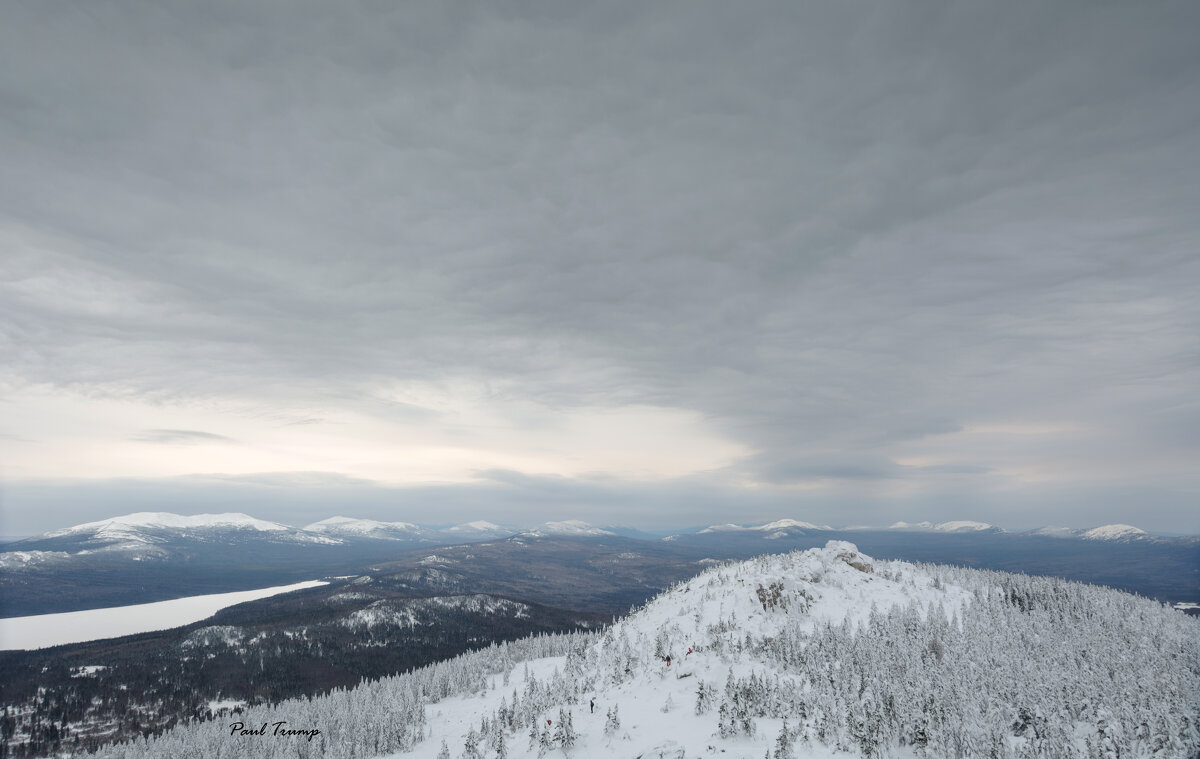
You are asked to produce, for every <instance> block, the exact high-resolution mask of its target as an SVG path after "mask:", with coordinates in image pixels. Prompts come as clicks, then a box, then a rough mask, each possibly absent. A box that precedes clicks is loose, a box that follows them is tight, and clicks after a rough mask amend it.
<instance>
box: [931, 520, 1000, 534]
mask: <svg viewBox="0 0 1200 759" xmlns="http://www.w3.org/2000/svg"><path fill="white" fill-rule="evenodd" d="M933 529H935V530H937V531H938V532H978V531H980V530H991V529H993V527H992V525H990V524H988V523H987V522H973V521H971V520H969V519H960V520H957V521H953V522H942V523H941V524H938V525H937V526H936V527H934V528H933Z"/></svg>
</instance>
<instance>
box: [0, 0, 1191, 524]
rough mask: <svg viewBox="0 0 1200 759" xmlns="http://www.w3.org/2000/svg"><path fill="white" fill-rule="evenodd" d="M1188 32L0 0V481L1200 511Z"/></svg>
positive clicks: (92, 498) (920, 12) (621, 505)
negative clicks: (264, 481) (227, 480)
mask: <svg viewBox="0 0 1200 759" xmlns="http://www.w3.org/2000/svg"><path fill="white" fill-rule="evenodd" d="M1197 22H1200V8H1198V7H1197V6H1196V5H1195V4H1193V3H1185V2H1179V3H1165V4H1158V5H1155V6H1153V7H1148V6H1145V5H1144V4H1137V3H1112V4H1103V5H1101V4H1096V3H1088V2H1078V3H1059V4H1055V5H1054V7H1052V8H1050V7H1046V6H1045V5H1044V4H1035V3H1021V2H1018V3H1008V4H995V3H970V2H968V3H954V4H937V3H933V4H930V3H895V4H888V5H887V6H886V7H880V6H878V5H876V4H869V3H855V2H849V3H805V4H794V7H780V6H779V5H778V4H768V3H750V4H739V5H738V6H736V7H734V6H724V5H720V4H716V3H702V4H700V5H697V4H695V3H661V4H654V5H652V6H646V5H644V4H642V5H637V4H605V5H603V6H595V7H570V6H563V7H559V8H555V9H540V10H536V11H535V10H533V9H531V8H521V7H518V6H505V5H503V4H501V5H497V4H482V3H450V4H447V3H418V4H415V5H414V4H407V5H405V6H403V7H400V6H397V7H394V8H389V7H383V6H379V5H378V4H375V3H367V2H363V3H348V4H340V5H339V6H338V8H337V9H336V10H334V9H332V8H330V7H326V6H322V5H320V4H316V3H313V4H308V5H306V6H302V7H298V8H289V9H287V10H286V12H285V11H284V10H283V9H281V8H279V7H277V6H275V5H274V4H271V3H267V2H248V3H247V2H243V3H236V4H226V5H220V4H218V5H206V6H204V7H199V6H195V5H194V4H186V3H170V2H168V3H162V4H158V5H156V6H155V7H154V8H152V9H148V8H146V7H143V6H141V5H134V4H131V3H129V4H126V3H120V2H118V3H110V4H105V5H104V6H95V5H89V6H87V7H86V8H84V7H79V8H71V9H66V8H61V7H55V8H51V7H49V6H47V5H45V4H36V3H35V4H9V5H7V6H5V7H4V8H3V9H2V10H0V106H2V111H3V113H4V117H3V118H0V152H2V153H3V155H4V156H5V171H4V172H3V174H2V175H0V249H2V250H4V251H5V255H4V256H3V257H0V352H2V353H3V355H4V356H5V357H6V358H5V361H4V362H3V364H2V366H0V383H2V384H0V397H2V398H3V400H4V401H6V403H4V404H3V405H4V406H5V407H6V408H7V409H9V413H5V414H4V415H2V416H0V451H2V452H3V458H2V459H0V461H2V462H4V464H3V466H4V469H3V470H0V475H3V476H4V477H5V479H6V480H7V482H8V485H7V488H6V490H7V495H6V500H5V502H4V503H3V508H4V509H5V511H6V512H8V513H9V517H8V518H9V519H10V521H17V522H19V523H20V524H25V523H26V522H27V523H28V524H29V525H30V526H29V527H28V529H41V527H42V526H43V525H41V524H40V523H38V520H45V521H48V522H54V524H46V525H44V526H46V527H50V526H58V524H57V523H58V521H63V520H66V519H67V515H66V512H67V510H68V509H74V510H76V511H80V514H81V515H83V512H84V511H86V510H87V509H88V508H95V509H96V510H97V511H100V512H103V511H105V509H108V508H110V507H108V506H104V507H103V508H102V507H101V506H100V505H99V504H101V503H103V502H105V499H106V498H107V496H103V495H102V494H103V493H111V492H115V491H114V489H119V488H121V487H125V486H126V485H128V484H129V483H130V482H132V481H135V480H139V481H140V480H145V481H147V482H150V483H151V484H150V485H147V487H148V488H150V491H152V492H156V493H158V492H160V491H161V492H164V493H165V492H166V491H162V490H161V489H162V488H167V490H169V492H170V493H172V494H173V495H170V496H168V495H163V496H162V497H163V498H164V500H171V499H175V501H176V502H178V499H180V498H184V499H190V498H195V499H200V496H199V494H201V493H208V494H211V493H213V492H215V491H211V490H210V489H206V488H204V487H201V486H200V485H197V484H196V483H194V482H192V481H190V480H187V476H189V475H192V474H197V473H205V472H224V473H226V474H229V475H236V476H249V475H253V474H255V473H256V472H257V473H261V472H288V471H290V472H312V471H319V472H333V473H336V474H338V475H341V476H345V477H350V478H355V479H358V480H363V481H369V482H372V483H375V484H374V485H371V486H369V487H368V486H363V487H362V488H351V491H353V492H354V493H358V494H359V495H356V496H354V498H359V499H360V500H358V501H355V500H351V501H350V502H349V503H348V504H347V503H346V502H344V501H343V502H342V504H343V505H342V506H339V508H343V507H344V508H347V509H353V508H354V507H355V505H356V504H357V505H358V508H359V510H360V511H361V512H362V513H363V515H381V514H382V513H383V512H385V511H387V510H388V509H389V508H393V507H394V508H401V506H400V505H401V504H403V508H404V509H410V510H412V509H416V510H417V511H419V510H420V508H421V506H420V505H419V504H420V503H427V504H445V505H446V507H447V508H449V507H451V506H453V508H454V509H457V510H458V511H461V512H462V513H463V516H487V517H488V518H493V517H495V518H496V519H499V520H504V519H506V518H507V519H509V521H512V520H513V519H515V518H516V517H519V516H528V517H530V518H542V517H549V516H554V517H563V516H566V515H567V514H565V513H564V512H567V511H572V510H576V509H578V510H579V512H578V513H575V512H574V511H572V514H571V515H573V516H578V515H584V517H585V518H588V517H587V516H586V512H587V511H588V510H589V509H591V510H597V509H601V510H604V511H606V512H611V511H612V510H614V509H615V510H617V511H618V512H619V513H622V514H627V515H628V516H627V518H625V521H640V522H643V523H656V524H664V523H681V524H685V523H693V522H702V521H706V519H700V518H699V517H701V516H706V515H708V514H714V515H715V514H717V513H718V512H720V510H721V509H722V508H724V509H725V511H726V513H727V514H730V515H734V514H743V513H747V515H751V514H753V515H761V516H764V517H766V516H776V515H782V514H784V513H787V514H789V515H792V514H791V512H792V511H793V510H797V509H803V510H804V515H805V516H806V517H811V518H812V519H814V521H833V522H861V521H871V519H873V518H874V516H875V515H879V516H880V519H879V521H894V519H893V517H894V518H895V519H899V518H905V519H921V518H931V519H938V518H951V517H953V518H980V519H984V520H986V521H992V522H996V523H999V524H1016V525H1020V524H1037V523H1043V522H1067V523H1072V524H1092V523H1099V522H1102V521H1127V522H1132V523H1135V524H1139V525H1140V526H1143V527H1146V528H1149V529H1170V530H1181V531H1182V530H1189V531H1194V530H1196V529H1200V524H1197V521H1196V518H1195V516H1194V515H1193V514H1194V503H1195V499H1196V496H1197V493H1198V490H1200V482H1198V476H1197V474H1196V472H1197V467H1196V466H1195V464H1196V461H1197V460H1198V456H1197V454H1198V453H1200V437H1198V435H1197V433H1196V430H1197V429H1200V406H1198V405H1197V403H1196V401H1195V388H1197V387H1200V307H1198V306H1197V305H1196V303H1197V299H1196V298H1195V296H1194V293H1195V292H1196V291H1197V289H1198V285H1200V254H1198V250H1200V245H1198V243H1200V234H1198V227H1200V222H1198V221H1197V218H1196V214H1195V208H1197V207H1198V206H1200V182H1197V180H1196V177H1197V176H1200V158H1198V157H1200V137H1198V135H1200V84H1198V83H1200V54H1198V53H1197V52H1196V46H1195V44H1194V35H1193V33H1192V32H1193V30H1194V29H1196V28H1198V23H1197ZM147 436H149V439H151V440H153V442H159V443H167V442H170V443H182V442H187V443H190V444H189V445H187V446H178V445H171V446H161V448H162V450H161V451H159V452H157V453H149V452H148V451H147V445H146V442H145V441H146V440H147V439H148V438H147ZM206 436H211V437H206ZM230 440H236V441H237V442H238V445H236V446H233V445H229V444H228V441H230ZM502 472H504V473H508V474H504V475H503V476H500V475H499V474H497V473H502ZM80 478H82V479H80ZM156 478H159V479H156ZM180 478H184V479H180ZM68 481H69V482H68ZM121 483H124V485H122V484H121ZM168 486H169V487H168ZM138 487H140V486H138ZM295 490H296V492H303V490H304V488H303V487H302V486H300V485H297V486H295ZM368 491H369V493H370V495H366V494H367V493H368ZM148 492H149V491H148ZM239 492H242V491H239ZM253 492H257V491H252V490H248V491H245V493H253ZM314 492H315V493H319V492H323V491H314ZM381 492H382V493H385V496H379V495H378V494H379V493H381ZM89 494H91V495H89ZM514 494H519V497H515V496H514ZM699 494H704V495H703V497H700V495H699ZM226 495H228V493H226ZM204 497H205V498H207V497H209V496H208V495H206V496H204ZM214 497H215V496H214ZM247 497H248V496H247ZM313 497H316V496H313ZM56 499H57V500H56ZM118 500H119V499H118ZM286 500H287V499H284V498H281V499H279V503H277V504H276V503H274V502H269V499H267V500H264V501H263V502H262V503H263V504H264V506H263V509H264V510H263V511H262V513H258V512H255V513H256V514H257V515H259V516H263V517H265V518H281V519H283V520H284V521H287V517H288V514H287V513H286V512H285V511H282V510H284V509H286V508H287V506H286ZM35 503H36V504H39V510H38V512H37V517H36V518H35V517H34V516H32V505H33V504H35ZM89 503H91V504H95V505H94V506H87V504H89ZM56 504H58V506H59V507H61V509H62V513H61V515H59V516H55V508H56ZM68 504H76V505H75V506H68ZM81 504H82V505H81ZM389 504H391V506H389ZM531 504H539V505H538V506H537V507H536V508H535V507H534V506H533V505H531ZM43 506H44V507H45V508H42V507H43ZM204 508H207V509H209V510H211V508H212V506H211V505H209V506H205V507H204ZM267 509H270V510H271V511H270V513H267V511H266V510H267ZM27 512H28V513H30V514H31V516H29V517H28V519H25V517H24V516H20V517H17V516H15V515H21V514H25V513H27ZM368 512H370V513H369V514H368ZM467 512H471V513H469V514H468V513H467ZM71 513H72V514H73V513H74V511H72V512H71ZM456 513H457V512H456ZM86 516H89V517H90V516H94V515H93V514H91V513H87V514H86ZM410 516H413V517H414V518H417V517H419V516H420V514H419V513H416V514H411V513H410ZM510 516H511V518H510ZM71 518H73V517H71ZM706 518H707V517H706ZM21 520H24V521H21ZM600 521H604V520H600ZM22 529H25V528H22Z"/></svg>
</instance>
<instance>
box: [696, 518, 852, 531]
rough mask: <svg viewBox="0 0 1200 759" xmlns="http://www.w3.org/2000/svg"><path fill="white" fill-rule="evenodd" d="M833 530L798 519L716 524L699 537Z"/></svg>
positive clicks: (705, 529) (826, 526)
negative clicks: (792, 530) (760, 522)
mask: <svg viewBox="0 0 1200 759" xmlns="http://www.w3.org/2000/svg"><path fill="white" fill-rule="evenodd" d="M789 529H799V530H832V529H833V528H832V527H830V526H829V525H816V524H813V523H812V522H801V521H799V520H796V519H776V520H775V521H774V522H767V523H766V524H758V525H749V526H743V525H740V524H714V525H709V526H708V527H705V528H704V529H703V530H701V531H700V532H699V533H697V534H698V535H704V534H706V533H712V532H744V531H749V530H758V531H762V532H774V531H778V530H789Z"/></svg>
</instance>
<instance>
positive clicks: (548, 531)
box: [524, 519, 616, 537]
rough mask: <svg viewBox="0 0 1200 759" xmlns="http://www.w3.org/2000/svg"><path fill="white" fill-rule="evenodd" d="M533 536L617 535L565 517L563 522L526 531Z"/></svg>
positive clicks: (551, 523)
mask: <svg viewBox="0 0 1200 759" xmlns="http://www.w3.org/2000/svg"><path fill="white" fill-rule="evenodd" d="M524 534H526V535H533V536H546V535H565V536H572V537H584V536H587V537H591V536H596V535H615V534H616V533H614V532H612V531H611V530H606V529H604V528H603V527H596V526H594V525H590V524H588V523H587V522H583V521H580V520H578V519H564V520H563V521H561V522H546V523H545V524H543V525H541V526H540V527H535V528H534V529H532V530H529V531H527V532H526V533H524Z"/></svg>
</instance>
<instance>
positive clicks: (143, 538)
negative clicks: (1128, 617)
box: [0, 512, 1200, 616]
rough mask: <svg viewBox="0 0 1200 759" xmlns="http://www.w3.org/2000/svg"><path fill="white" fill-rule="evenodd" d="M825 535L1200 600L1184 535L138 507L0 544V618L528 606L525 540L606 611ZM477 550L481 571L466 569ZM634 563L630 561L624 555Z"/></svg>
mask: <svg viewBox="0 0 1200 759" xmlns="http://www.w3.org/2000/svg"><path fill="white" fill-rule="evenodd" d="M830 539H845V540H852V541H854V542H856V543H857V544H859V545H860V546H862V547H863V548H864V550H868V551H870V552H872V553H873V554H875V555H878V556H886V557H889V558H898V559H905V560H910V561H931V562H945V563H954V564H960V565H964V566H973V567H986V568H993V569H1003V570H1007V571H1020V572H1027V573H1030V574H1050V575H1056V576H1061V577H1069V578H1072V579H1078V580H1082V581H1086V582H1094V583H1100V584H1106V585H1111V586H1114V587H1119V588H1123V589H1126V590H1131V591H1134V592H1139V593H1142V594H1144V595H1150V596H1154V597H1160V598H1163V599H1164V600H1168V599H1169V600H1172V601H1186V602H1196V601H1200V537H1166V536H1158V535H1151V534H1149V533H1147V532H1145V531H1143V530H1140V529H1138V528H1136V527H1132V526H1130V525H1121V524H1114V525H1104V526H1100V527H1094V528H1091V529H1086V530H1084V529H1071V528H1062V527H1043V528H1039V529H1035V530H1026V531H1013V532H1010V531H1006V530H1004V529H1002V528H999V527H995V526H993V525H989V524H986V523H983V522H976V521H969V520H955V521H947V522H941V523H937V524H935V523H932V522H915V523H911V522H896V523H894V524H891V525H889V526H887V527H865V526H852V527H843V528H834V527H831V526H829V525H822V524H815V523H813V522H807V521H801V520H797V519H779V520H775V521H771V522H766V523H761V524H714V525H709V526H706V527H696V528H689V529H687V530H683V531H680V532H678V533H675V534H671V535H666V536H661V533H659V534H658V535H650V534H647V533H644V532H640V531H638V530H636V529H632V528H627V527H617V526H595V525H591V524H588V523H586V522H582V521H579V520H570V519H568V520H558V521H551V522H546V523H544V524H542V525H538V526H536V527H533V528H529V529H522V528H519V527H515V526H512V525H503V524H495V523H492V522H488V521H473V522H467V523H464V524H457V525H452V526H449V527H445V526H441V527H438V526H429V525H421V524H414V523H411V522H401V521H397V522H385V521H378V520H371V519H358V518H351V517H344V516H336V517H330V518H328V519H323V520H321V521H318V522H314V523H312V524H308V525H306V526H304V527H293V526H290V525H286V524H281V523H279V522H271V521H266V520H262V519H257V518H254V517H252V516H249V515H246V514H236V513H234V514H199V515H193V516H182V515H179V514H172V513H165V512H141V513H136V514H128V515H124V516H119V517H113V518H111V519H104V520H99V521H95V522H88V523H86V524H80V525H76V526H74V527H68V528H65V529H60V530H53V531H51V532H48V533H45V534H42V535H38V536H34V537H31V538H26V539H23V540H19V541H16V542H13V543H8V544H4V545H0V616H20V615H27V614H38V613H47V612H53V611H72V610H77V609H86V608H100V607H105V606H115V605H126V604H132V603H145V602H148V601H158V600H166V599H169V598H178V597H181V596H186V595H195V594H201V593H216V592H225V591H233V590H247V589H251V588H258V587H267V586H273V585H281V584H287V583H291V582H297V581H301V580H309V579H314V578H318V577H330V576H338V575H346V574H357V573H361V572H364V571H371V570H372V569H373V568H376V567H382V566H385V565H387V566H396V567H400V566H404V567H408V568H410V569H409V570H408V571H412V572H417V573H418V574H421V576H422V577H425V579H423V580H419V581H417V585H418V586H420V585H421V584H422V583H432V584H433V586H437V587H438V589H439V590H438V592H444V591H445V590H446V588H449V587H453V588H454V589H455V590H456V592H480V591H481V589H482V588H491V590H487V591H485V592H501V593H503V592H506V589H508V590H511V589H512V588H513V587H519V588H521V589H522V592H531V593H533V595H530V596H528V597H531V598H535V599H536V598H544V600H545V602H546V603H550V604H560V605H561V604H564V603H565V601H564V598H565V596H562V595H559V594H555V593H549V594H546V595H539V592H535V591H533V590H530V587H529V583H526V582H524V581H523V580H521V578H522V576H523V575H522V573H523V572H524V573H525V574H529V573H530V572H531V571H532V569H531V567H530V565H529V564H528V559H529V554H528V551H529V550H530V546H534V545H536V546H539V547H540V549H539V550H545V551H547V554H546V557H545V559H544V562H545V564H546V566H545V567H544V569H545V571H544V572H542V573H540V574H541V576H543V577H547V578H554V577H567V576H570V577H575V578H576V579H577V580H578V581H580V582H593V581H595V582H597V583H601V582H602V581H601V580H600V579H599V578H600V577H601V576H603V577H609V578H610V580H609V581H611V582H612V583H613V588H611V589H608V590H606V589H604V588H602V587H598V588H597V590H596V598H598V599H601V598H602V599H606V600H604V603H605V604H611V605H613V606H614V608H615V607H616V606H619V605H620V604H627V603H629V602H631V601H636V600H638V599H639V598H644V597H646V596H647V595H648V594H649V593H650V592H653V591H656V590H658V589H661V587H664V584H663V583H664V582H669V581H673V580H677V579H680V578H681V577H684V576H687V574H688V573H691V572H694V571H698V568H699V566H700V564H698V563H697V562H700V561H703V560H724V559H737V558H745V557H748V556H754V555H758V554H763V553H779V552H783V551H788V550H792V549H806V548H811V547H813V546H817V545H823V544H824V543H825V541H827V540H830ZM461 545H470V546H479V549H478V550H472V551H469V552H467V554H470V555H471V556H473V557H476V558H474V559H465V558H464V556H465V555H466V554H464V555H462V556H459V555H455V556H450V555H442V552H441V551H439V550H438V549H440V548H441V547H447V546H461ZM581 546H587V548H586V550H584V549H583V548H581ZM523 552H524V553H525V556H524V558H522V557H521V554H522V553H523ZM485 556H486V557H487V568H486V570H485V569H484V568H483V566H482V565H479V566H477V567H475V568H473V569H472V568H471V567H470V564H471V561H474V562H476V563H478V562H480V561H483V558H482V557H485ZM585 556H593V559H589V560H594V561H596V562H598V563H597V564H596V565H595V567H602V568H603V571H602V572H601V574H600V575H598V576H597V577H592V578H591V579H587V578H585V577H584V576H582V575H580V576H576V575H573V574H572V573H571V572H566V573H564V572H563V568H562V567H563V566H564V565H567V564H570V563H571V562H572V561H573V560H574V561H576V562H578V561H579V560H581V557H585ZM634 556H636V557H639V558H638V559H637V560H633V559H630V558H629V557H634ZM431 557H434V558H438V557H440V558H441V559H446V560H450V559H453V560H454V561H455V562H457V564H456V566H455V567H454V568H453V570H452V571H451V570H449V569H448V568H447V567H445V566H440V567H438V566H433V565H430V564H428V563H427V564H421V562H422V561H425V560H428V559H430V558H431ZM573 557H574V558H573ZM602 557H609V558H602ZM621 557H624V558H621ZM523 562H524V563H523ZM634 566H636V567H637V569H636V570H635V569H633V567H634ZM595 567H593V568H595ZM597 571H599V570H597ZM456 573H459V574H456ZM414 576H415V575H414ZM429 578H433V579H429ZM438 578H442V579H438ZM631 578H635V579H631ZM509 579H512V580H513V581H514V583H515V584H510V583H508V580H509ZM438 583H441V585H438ZM433 586H430V587H426V588H425V592H431V591H430V588H431V587H433Z"/></svg>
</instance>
